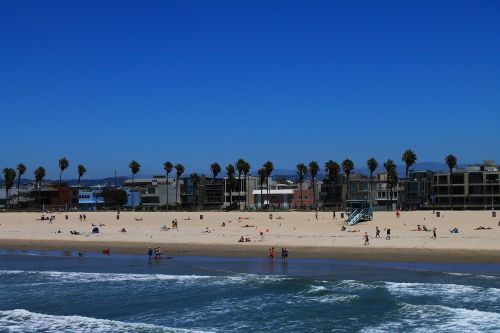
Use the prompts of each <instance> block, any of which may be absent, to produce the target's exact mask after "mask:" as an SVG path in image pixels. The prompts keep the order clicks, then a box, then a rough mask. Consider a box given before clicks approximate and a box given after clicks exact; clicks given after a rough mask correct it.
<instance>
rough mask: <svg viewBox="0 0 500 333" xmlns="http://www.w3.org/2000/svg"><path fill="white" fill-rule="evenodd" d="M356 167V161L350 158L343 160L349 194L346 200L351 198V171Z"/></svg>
mask: <svg viewBox="0 0 500 333" xmlns="http://www.w3.org/2000/svg"><path fill="white" fill-rule="evenodd" d="M353 169H354V162H353V161H351V160H350V159H345V160H344V161H343V162H342V171H344V173H345V175H346V176H347V195H346V200H349V196H350V195H349V194H350V192H351V184H350V183H349V178H350V176H351V171H352V170H353Z"/></svg>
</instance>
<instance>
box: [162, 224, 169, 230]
mask: <svg viewBox="0 0 500 333" xmlns="http://www.w3.org/2000/svg"><path fill="white" fill-rule="evenodd" d="M160 229H161V231H168V230H170V228H169V227H167V225H166V224H164V225H162V226H161V228H160Z"/></svg>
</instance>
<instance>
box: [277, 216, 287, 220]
mask: <svg viewBox="0 0 500 333" xmlns="http://www.w3.org/2000/svg"><path fill="white" fill-rule="evenodd" d="M284 219H285V218H284V217H282V216H278V217H277V218H276V220H284Z"/></svg>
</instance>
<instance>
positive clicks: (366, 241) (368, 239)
mask: <svg viewBox="0 0 500 333" xmlns="http://www.w3.org/2000/svg"><path fill="white" fill-rule="evenodd" d="M363 239H364V240H365V245H370V237H369V236H368V233H366V232H365V235H364V236H363Z"/></svg>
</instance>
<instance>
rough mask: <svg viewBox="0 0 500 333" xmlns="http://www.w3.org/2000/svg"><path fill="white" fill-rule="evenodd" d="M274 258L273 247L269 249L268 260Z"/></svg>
mask: <svg viewBox="0 0 500 333" xmlns="http://www.w3.org/2000/svg"><path fill="white" fill-rule="evenodd" d="M273 260H274V247H272V248H270V249H269V261H273Z"/></svg>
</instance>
